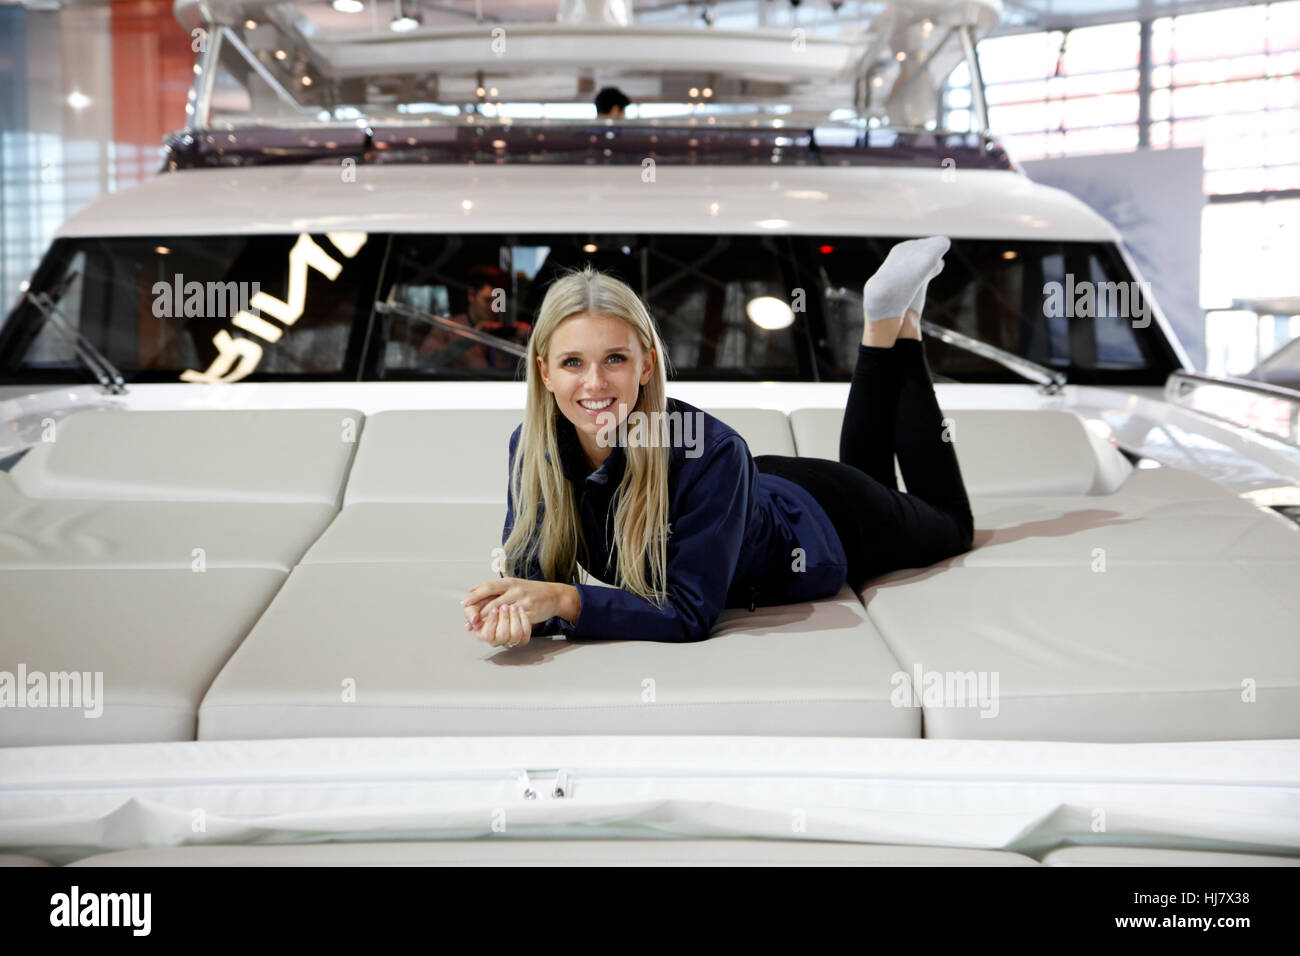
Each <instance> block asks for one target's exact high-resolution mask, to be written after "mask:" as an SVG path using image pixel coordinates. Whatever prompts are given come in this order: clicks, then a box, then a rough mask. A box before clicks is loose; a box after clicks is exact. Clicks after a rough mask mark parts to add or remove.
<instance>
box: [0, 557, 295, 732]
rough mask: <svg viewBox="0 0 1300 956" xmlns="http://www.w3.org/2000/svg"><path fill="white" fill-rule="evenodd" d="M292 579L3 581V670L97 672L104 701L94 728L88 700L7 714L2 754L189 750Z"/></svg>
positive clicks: (125, 576) (143, 576)
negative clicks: (48, 749)
mask: <svg viewBox="0 0 1300 956" xmlns="http://www.w3.org/2000/svg"><path fill="white" fill-rule="evenodd" d="M284 578H285V575H284V574H283V572H280V571H273V570H268V569H264V568H239V569H233V568H222V569H216V570H208V571H205V572H203V573H196V572H194V571H188V570H185V571H178V570H172V571H142V570H129V571H128V570H118V569H106V570H95V571H13V572H5V573H3V574H0V608H3V609H4V612H3V621H2V622H0V626H2V627H3V629H4V639H3V641H0V670H3V671H8V672H9V674H11V675H13V677H14V678H15V679H16V678H17V675H18V672H19V666H20V665H22V666H23V667H25V669H26V672H27V674H28V675H34V674H35V673H37V672H40V673H43V674H46V675H49V674H50V673H51V672H72V671H77V672H82V673H85V672H89V673H90V674H91V675H92V676H91V678H90V680H89V682H88V684H87V688H88V689H89V688H90V687H93V685H94V683H95V679H94V676H93V675H94V674H95V672H100V673H102V678H101V680H102V690H103V697H102V705H103V706H102V713H101V714H100V716H98V717H88V716H86V714H87V713H93V711H94V709H95V707H94V702H93V701H90V700H87V699H86V698H85V697H82V698H81V699H80V700H79V701H78V703H79V704H80V705H81V706H79V707H67V706H61V707H50V706H46V707H5V708H4V709H3V711H0V744H3V745H5V746H11V747H12V746H25V747H32V746H44V745H47V744H77V743H133V742H145V741H167V740H193V739H194V732H195V714H196V711H197V709H198V703H199V699H200V698H201V697H202V696H203V693H204V692H205V691H206V690H207V689H208V686H209V685H210V684H211V682H212V679H213V678H214V677H215V676H216V675H217V672H218V671H219V670H220V669H221V667H222V665H223V664H225V662H226V660H227V658H229V656H230V654H231V652H232V651H233V650H234V649H235V647H236V646H237V645H238V644H239V642H240V640H241V639H243V637H244V635H246V634H247V633H248V631H249V630H250V629H251V628H252V626H253V623H254V622H255V621H256V620H257V618H258V615H260V614H261V613H262V611H263V610H264V609H265V608H266V606H267V604H268V603H269V602H270V600H271V597H272V596H273V595H274V594H275V592H276V589H277V588H278V587H279V586H280V584H281V582H283V581H284ZM29 686H30V685H29ZM20 689H21V688H20ZM29 699H30V697H29ZM64 700H66V698H64Z"/></svg>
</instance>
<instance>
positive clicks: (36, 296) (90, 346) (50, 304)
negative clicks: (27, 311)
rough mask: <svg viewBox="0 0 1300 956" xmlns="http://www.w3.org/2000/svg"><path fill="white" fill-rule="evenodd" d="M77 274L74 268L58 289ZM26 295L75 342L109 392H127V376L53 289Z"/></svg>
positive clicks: (68, 282)
mask: <svg viewBox="0 0 1300 956" xmlns="http://www.w3.org/2000/svg"><path fill="white" fill-rule="evenodd" d="M77 275H78V274H77V273H76V272H70V273H68V274H67V275H66V276H64V278H63V280H62V281H61V282H60V283H59V284H58V286H57V287H56V291H57V292H58V293H59V294H60V295H62V294H63V290H64V289H66V288H67V287H68V286H69V285H71V284H72V281H73V280H74V279H75V278H76V277H77ZM23 295H24V297H25V298H27V300H28V301H30V302H31V304H32V305H34V306H35V307H36V308H37V309H38V310H39V311H40V313H41V315H43V316H44V317H45V321H46V322H47V323H49V325H50V327H51V328H53V329H55V330H57V331H58V332H59V334H61V335H62V336H64V338H65V339H67V340H68V341H69V342H71V344H72V348H73V351H75V352H76V353H77V358H79V359H81V362H82V364H83V365H85V366H86V368H88V369H90V371H91V374H93V375H94V376H95V378H97V379H98V380H99V384H100V385H102V386H104V388H105V389H106V390H107V391H108V392H109V394H111V395H125V394H126V380H125V379H123V378H122V373H121V372H119V371H118V370H117V366H115V365H114V364H113V363H112V362H110V361H109V360H108V359H107V358H106V357H105V356H104V353H102V352H101V351H99V349H97V348H95V346H94V343H92V342H91V341H90V339H88V338H87V337H86V336H85V335H84V334H83V333H82V332H81V330H79V329H78V328H76V326H74V325H73V324H72V323H71V322H69V321H68V320H67V319H66V318H65V317H64V315H63V313H62V312H60V311H59V308H58V306H56V305H55V304H54V299H53V298H51V296H50V295H49V293H47V292H32V291H31V290H28V291H27V292H24V293H23Z"/></svg>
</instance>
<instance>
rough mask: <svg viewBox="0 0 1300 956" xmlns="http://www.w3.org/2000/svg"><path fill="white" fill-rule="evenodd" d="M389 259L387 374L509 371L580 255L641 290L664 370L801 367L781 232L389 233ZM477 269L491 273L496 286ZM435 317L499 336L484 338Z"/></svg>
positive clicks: (796, 307)
mask: <svg viewBox="0 0 1300 956" xmlns="http://www.w3.org/2000/svg"><path fill="white" fill-rule="evenodd" d="M393 262H394V264H395V266H394V268H395V272H394V274H393V281H394V286H393V288H392V292H391V295H390V298H391V299H392V302H393V304H394V305H395V306H397V308H396V309H393V310H391V311H388V312H387V314H386V316H385V321H384V322H383V323H382V325H381V329H382V335H383V337H384V350H383V355H384V359H383V367H384V374H385V376H386V377H389V378H393V377H423V376H432V377H453V378H462V377H472V378H512V377H514V376H515V375H516V374H517V373H519V372H520V367H519V355H518V354H517V352H518V351H519V350H520V349H522V346H523V344H524V343H526V341H527V330H526V328H521V327H525V326H530V325H531V323H532V322H533V321H534V320H535V318H536V316H537V313H538V311H539V310H540V308H541V303H542V298H543V297H544V295H545V293H546V288H547V287H548V286H549V284H550V283H551V282H552V281H553V280H554V279H555V278H556V277H557V276H559V275H560V274H562V273H563V272H564V271H565V270H566V269H569V268H576V267H580V266H582V265H583V264H584V263H587V262H590V263H592V264H593V265H594V266H595V267H596V268H598V269H600V270H602V271H605V272H607V273H610V274H612V275H614V276H617V277H618V278H620V279H622V280H623V281H624V282H626V283H628V284H629V285H630V286H631V287H632V288H633V289H635V290H636V292H637V293H638V294H639V295H640V296H641V298H642V300H643V301H644V302H645V303H646V305H647V307H648V309H649V311H650V314H651V316H652V317H653V318H654V320H655V322H656V323H657V324H658V327H659V332H660V335H661V336H662V337H663V339H664V342H665V344H666V345H667V348H668V351H669V359H670V363H671V368H672V369H673V371H674V372H675V374H676V377H678V378H682V379H689V378H724V379H768V378H775V379H800V378H810V377H811V375H812V355H811V345H810V337H809V333H808V328H807V321H806V315H805V313H804V311H803V310H802V304H801V303H796V302H795V301H794V299H793V290H794V289H795V287H796V286H797V285H798V284H799V283H798V279H797V271H796V268H797V266H796V263H795V261H794V259H793V258H792V255H791V243H790V241H789V240H788V238H785V237H780V236H716V235H709V236H693V235H670V236H662V235H661V236H655V235H650V236H636V235H626V236H591V235H538V234H533V235H513V236H500V235H467V236H398V237H395V238H394V249H393ZM485 276H495V279H493V280H492V281H494V282H495V283H496V286H495V287H493V286H492V285H490V284H485ZM751 315H753V316H757V317H758V318H759V319H760V320H761V321H763V322H764V323H766V325H767V326H769V327H764V326H761V325H759V324H758V322H756V321H755V319H754V318H751ZM769 316H771V318H769ZM438 320H443V321H442V322H441V323H440V322H439V321H438ZM447 321H450V322H452V323H455V324H456V325H459V326H461V327H462V329H465V328H472V329H475V330H478V331H487V332H488V334H490V335H491V336H493V337H494V338H498V339H501V340H503V341H504V342H505V343H506V345H505V346H504V347H496V348H494V347H492V346H491V345H489V344H486V343H484V342H481V341H477V340H475V339H473V338H471V337H469V336H468V335H466V334H465V333H464V332H463V331H461V332H458V331H457V330H456V329H454V328H449V327H448V326H447V325H446V324H445V323H446V322H447ZM782 323H784V324H783V325H782ZM771 326H781V327H771ZM510 346H514V348H511V347H510Z"/></svg>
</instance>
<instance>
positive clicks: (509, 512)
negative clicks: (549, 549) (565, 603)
mask: <svg viewBox="0 0 1300 956" xmlns="http://www.w3.org/2000/svg"><path fill="white" fill-rule="evenodd" d="M522 428H523V426H522V425H521V426H519V427H518V428H516V429H515V430H514V434H512V435H511V436H510V453H509V457H508V459H507V462H506V523H505V527H504V528H503V529H502V531H501V544H502V545H503V546H504V545H505V543H506V539H507V538H509V537H510V532H511V530H512V529H513V528H514V526H515V501H514V494H513V489H512V488H511V487H510V475H511V473H512V472H513V470H514V466H515V451H516V448H517V447H518V444H519V433H520V430H521V429H522ZM538 523H539V524H540V516H539V522H538ZM503 561H504V555H503ZM497 573H498V575H499V576H500V577H505V576H506V574H505V569H504V567H502V568H501V569H500V570H499V571H498V572H497ZM521 576H522V577H525V578H527V579H529V580H530V581H545V580H546V576H545V575H543V574H542V567H541V562H540V561H539V560H538V559H537V558H536V557H534V558H533V559H532V560H531V561H529V563H528V568H527V569H526V570H525V571H524V573H523V574H522V575H521ZM572 627H573V625H572V624H571V623H570V622H569V621H566V620H565V619H564V618H562V617H548V618H547V619H546V620H545V621H542V622H540V623H539V624H535V625H533V636H535V637H545V636H549V635H554V634H567V633H568V632H569V631H570V630H571V629H572Z"/></svg>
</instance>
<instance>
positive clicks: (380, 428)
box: [343, 409, 523, 520]
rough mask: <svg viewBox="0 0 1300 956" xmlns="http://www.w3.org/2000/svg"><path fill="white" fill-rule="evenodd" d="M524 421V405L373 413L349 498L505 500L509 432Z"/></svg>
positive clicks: (359, 451)
mask: <svg viewBox="0 0 1300 956" xmlns="http://www.w3.org/2000/svg"><path fill="white" fill-rule="evenodd" d="M522 420H523V412H522V411H521V410H515V409H505V410H476V411H459V410H458V411H445V410H419V411H389V412H379V413H378V414H375V415H371V416H370V417H369V418H367V419H366V429H365V434H364V435H362V437H361V444H360V447H359V448H358V449H357V460H356V464H354V465H353V466H352V474H351V475H350V476H349V478H348V487H347V492H346V493H345V495H344V499H343V500H344V504H345V505H354V504H358V503H361V502H370V501H389V502H393V501H408V502H410V501H419V502H471V503H479V504H488V503H500V504H501V505H502V506H504V505H505V501H506V485H507V482H508V480H509V477H508V475H507V474H506V470H507V465H508V463H509V445H510V435H511V433H512V432H513V431H514V430H515V428H517V427H518V426H519V423H520V422H521V421H522ZM504 518H505V512H504V507H503V510H502V519H503V520H504Z"/></svg>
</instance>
